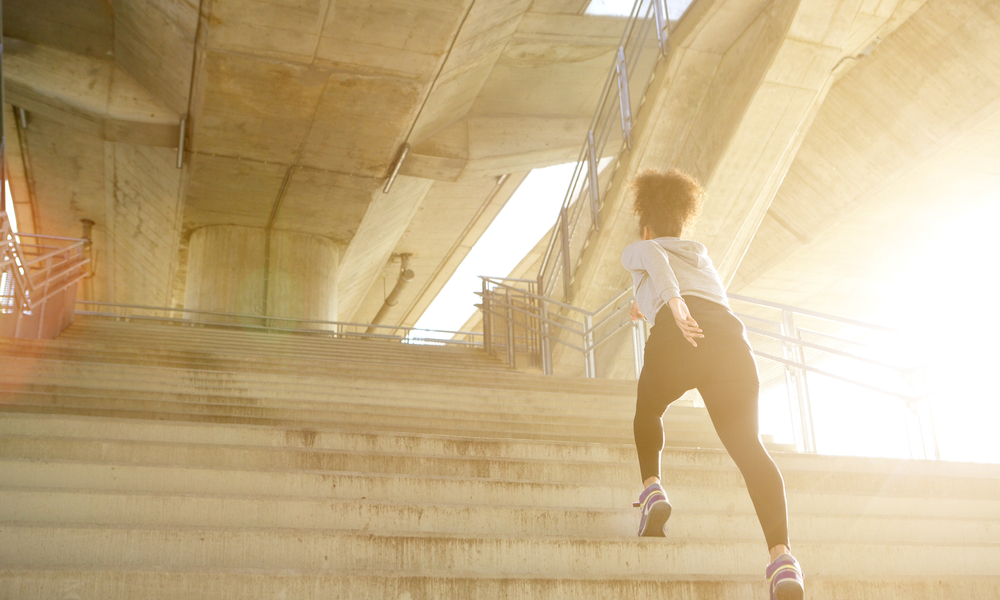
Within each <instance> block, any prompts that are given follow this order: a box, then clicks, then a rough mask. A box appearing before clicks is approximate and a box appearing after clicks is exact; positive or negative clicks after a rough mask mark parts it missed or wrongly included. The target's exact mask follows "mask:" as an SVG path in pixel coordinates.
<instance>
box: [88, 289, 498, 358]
mask: <svg viewBox="0 0 1000 600" xmlns="http://www.w3.org/2000/svg"><path fill="white" fill-rule="evenodd" d="M76 305H77V307H78V308H77V310H76V314H77V315H82V316H88V317H106V318H114V319H125V320H135V321H158V322H164V323H175V324H182V325H198V326H212V327H225V328H233V329H243V330H256V331H271V332H288V333H305V334H313V335H318V336H323V337H329V338H344V339H369V340H383V341H390V342H399V343H403V344H421V345H434V346H464V347H477V348H481V347H482V346H483V334H481V333H479V332H475V331H444V330H439V329H418V328H416V327H403V326H399V325H379V324H372V323H350V322H346V321H324V320H319V319H296V318H291V317H273V316H261V315H251V314H242V313H227V312H219V311H210V310H195V309H188V308H171V307H165V306H142V305H138V304H112V303H109V302H88V301H82V300H78V301H77V302H76Z"/></svg>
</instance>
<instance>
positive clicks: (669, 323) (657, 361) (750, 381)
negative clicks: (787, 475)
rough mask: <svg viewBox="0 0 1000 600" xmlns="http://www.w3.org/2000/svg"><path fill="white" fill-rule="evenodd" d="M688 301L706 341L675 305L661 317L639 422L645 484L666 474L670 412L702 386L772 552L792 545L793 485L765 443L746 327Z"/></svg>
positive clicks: (719, 309) (705, 304)
mask: <svg viewBox="0 0 1000 600" xmlns="http://www.w3.org/2000/svg"><path fill="white" fill-rule="evenodd" d="M684 301H685V302H686V303H687V305H688V308H690V310H691V315H692V316H693V317H694V319H695V320H696V321H697V322H698V324H699V325H700V326H701V328H702V331H704V333H705V337H704V338H703V339H699V340H698V347H697V348H695V347H694V346H692V345H691V343H690V342H688V341H687V340H685V339H684V337H683V336H682V335H681V331H680V329H678V327H677V325H676V324H675V323H674V318H673V315H672V314H671V312H670V308H669V307H667V306H664V307H663V308H662V309H661V310H660V312H659V313H658V314H657V315H656V325H654V326H653V329H652V331H651V332H650V335H649V340H648V341H647V342H646V354H645V362H644V363H643V367H642V373H641V374H640V376H639V393H638V398H637V400H636V404H635V421H634V422H633V429H634V431H635V449H636V451H637V452H638V454H639V469H640V471H641V472H642V479H643V481H645V480H647V479H649V478H650V477H659V476H660V452H661V451H662V450H663V421H662V417H663V413H664V412H665V411H666V410H667V407H668V406H669V405H670V403H671V402H673V401H674V400H677V399H678V398H680V397H681V396H682V395H683V394H684V392H686V391H688V390H690V389H693V388H697V389H698V391H699V392H700V393H701V397H702V398H703V399H704V400H705V408H707V409H708V414H709V416H711V418H712V424H713V425H715V431H716V432H717V433H718V434H719V438H720V439H721V440H722V443H723V445H725V447H726V450H727V451H729V455H730V456H731V457H732V458H733V460H734V461H735V462H736V466H737V467H739V469H740V472H741V473H742V474H743V479H744V480H746V484H747V490H748V491H749V492H750V499H751V500H752V501H753V506H754V509H755V510H756V511H757V518H758V519H759V520H760V525H761V528H763V530H764V537H765V538H766V539H767V547H768V548H773V547H775V546H777V545H778V544H784V545H786V546H788V545H789V544H788V514H787V509H786V506H785V482H784V481H783V480H782V478H781V473H780V472H779V471H778V467H777V466H776V465H775V464H774V461H772V460H771V457H770V456H769V455H768V454H767V450H766V449H764V445H763V444H762V443H761V440H760V434H759V431H758V425H757V419H758V414H757V396H758V392H759V390H760V383H759V380H758V378H757V364H756V363H755V362H754V358H753V353H752V352H751V350H750V344H749V343H748V342H747V341H746V338H745V333H744V328H743V324H742V323H741V322H740V321H739V319H737V318H736V316H735V315H733V314H732V313H731V312H729V310H727V309H726V308H725V307H724V306H722V305H720V304H716V303H714V302H710V301H708V300H703V299H701V298H696V297H692V296H688V297H685V298H684Z"/></svg>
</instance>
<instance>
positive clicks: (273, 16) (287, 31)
mask: <svg viewBox="0 0 1000 600" xmlns="http://www.w3.org/2000/svg"><path fill="white" fill-rule="evenodd" d="M338 4H339V3H338ZM333 5H334V1H333V0H270V1H268V2H254V1H250V2H247V1H245V0H212V17H211V24H212V25H211V28H210V34H209V39H208V45H209V47H210V48H213V49H223V50H232V51H235V52H239V53H243V54H251V55H255V56H268V57H275V58H280V59H282V60H288V61H293V62H302V63H306V64H308V63H311V62H312V60H313V57H314V56H315V54H316V46H317V45H318V44H319V37H320V34H321V32H322V30H323V23H324V22H325V21H326V18H327V13H328V11H331V10H334V9H333V8H332V6H333Z"/></svg>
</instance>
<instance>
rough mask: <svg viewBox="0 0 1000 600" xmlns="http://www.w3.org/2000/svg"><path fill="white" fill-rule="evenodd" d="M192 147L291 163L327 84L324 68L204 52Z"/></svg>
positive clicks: (301, 144)
mask: <svg viewBox="0 0 1000 600" xmlns="http://www.w3.org/2000/svg"><path fill="white" fill-rule="evenodd" d="M204 62H205V64H204V73H203V74H202V76H201V77H200V79H199V86H201V87H202V90H201V91H200V93H199V96H200V97H201V106H200V111H199V112H198V114H197V117H196V119H195V120H194V126H193V129H192V132H191V142H190V145H189V148H191V149H192V150H194V151H195V152H202V153H211V154H223V155H226V156H239V157H242V158H249V159H253V160H259V161H267V162H282V163H285V164H294V163H295V162H296V161H297V158H298V155H299V151H300V149H301V148H302V146H303V144H304V142H305V140H306V137H307V136H308V135H309V131H310V128H311V126H312V121H313V118H314V115H315V114H316V111H317V107H318V106H319V103H320V99H321V98H322V96H323V93H324V90H325V89H326V82H327V77H328V73H327V72H326V70H324V69H317V68H313V67H309V66H302V65H294V64H289V63H286V62H278V61H273V60H266V59H259V58H255V57H252V56H247V55H240V54H229V53H221V52H208V53H207V54H206V56H205V60H204Z"/></svg>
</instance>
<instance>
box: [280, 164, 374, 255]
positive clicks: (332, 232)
mask: <svg viewBox="0 0 1000 600" xmlns="http://www.w3.org/2000/svg"><path fill="white" fill-rule="evenodd" d="M381 185H382V180H380V179H375V178H365V177H355V176H353V175H344V174H342V173H334V172H331V171H320V170H318V169H310V168H308V167H297V168H295V169H294V171H293V173H292V176H291V178H290V179H289V181H288V185H287V187H286V188H285V192H284V195H283V196H282V200H281V207H280V208H279V209H278V213H277V215H276V216H275V219H274V228H275V229H287V230H293V231H302V232H306V233H314V234H317V235H323V236H326V237H329V238H332V239H334V240H336V241H337V242H339V243H341V244H344V245H346V244H347V243H349V242H350V241H351V238H353V237H354V234H355V233H356V232H357V230H358V225H359V224H360V223H361V219H362V217H364V215H365V210H367V208H368V204H369V202H370V201H371V198H372V194H374V193H375V192H376V190H378V188H379V187H381Z"/></svg>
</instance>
